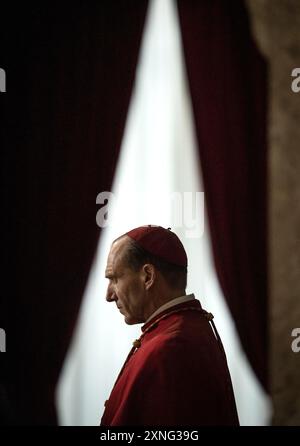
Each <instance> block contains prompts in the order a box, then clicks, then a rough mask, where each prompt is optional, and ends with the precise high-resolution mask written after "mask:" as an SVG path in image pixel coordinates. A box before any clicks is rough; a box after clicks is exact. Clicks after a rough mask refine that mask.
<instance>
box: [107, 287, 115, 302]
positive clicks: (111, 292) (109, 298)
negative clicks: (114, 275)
mask: <svg viewBox="0 0 300 446" xmlns="http://www.w3.org/2000/svg"><path fill="white" fill-rule="evenodd" d="M106 300H107V302H113V301H114V300H116V295H115V292H114V289H113V287H112V286H111V285H108V287H107V291H106Z"/></svg>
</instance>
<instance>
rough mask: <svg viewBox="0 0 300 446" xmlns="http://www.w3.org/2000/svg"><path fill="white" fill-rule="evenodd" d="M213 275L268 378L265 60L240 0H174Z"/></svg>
mask: <svg viewBox="0 0 300 446" xmlns="http://www.w3.org/2000/svg"><path fill="white" fill-rule="evenodd" d="M178 7H179V15H180V23H181V31H182V39H183V46H184V53H185V59H186V66H187V74H188V79H189V84H190V91H191V96H192V103H193V109H194V118H195V125H196V132H197V139H198V145H199V154H200V159H201V165H202V172H203V181H204V191H205V200H206V206H207V212H208V219H209V225H210V233H211V240H212V247H213V253H214V260H215V265H216V271H217V275H218V278H219V281H220V284H221V287H222V289H223V292H224V295H225V298H226V301H227V303H228V306H229V308H230V310H231V313H232V316H233V318H234V321H235V324H236V328H237V330H238V333H239V336H240V339H241V342H242V345H243V347H244V350H245V352H246V354H247V356H248V358H249V360H250V363H251V364H252V367H253V369H254V371H255V373H256V375H257V376H258V378H259V379H260V381H261V383H262V384H263V385H264V386H265V388H268V379H267V361H268V357H267V301H268V299H267V283H268V278H267V276H268V274H267V271H268V270H267V189H266V185H267V175H266V174H267V171H266V170H267V167H266V166H267V163H266V156H267V152H266V113H267V110H266V103H267V101H266V95H267V88H266V86H267V83H266V80H267V71H266V63H265V61H264V60H263V58H262V56H261V55H260V53H259V51H258V49H257V48H256V46H255V44H254V42H253V40H252V37H251V33H250V29H249V21H248V16H247V11H246V9H245V7H244V3H243V2H242V1H240V0H232V1H222V0H202V1H193V0H178Z"/></svg>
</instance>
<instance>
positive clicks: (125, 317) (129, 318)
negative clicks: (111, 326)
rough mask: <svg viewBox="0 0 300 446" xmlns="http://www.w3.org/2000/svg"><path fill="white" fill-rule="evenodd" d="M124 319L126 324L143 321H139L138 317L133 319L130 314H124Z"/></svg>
mask: <svg viewBox="0 0 300 446" xmlns="http://www.w3.org/2000/svg"><path fill="white" fill-rule="evenodd" d="M124 321H125V323H126V324H127V325H135V324H142V323H143V321H140V320H139V319H135V318H133V317H131V316H124Z"/></svg>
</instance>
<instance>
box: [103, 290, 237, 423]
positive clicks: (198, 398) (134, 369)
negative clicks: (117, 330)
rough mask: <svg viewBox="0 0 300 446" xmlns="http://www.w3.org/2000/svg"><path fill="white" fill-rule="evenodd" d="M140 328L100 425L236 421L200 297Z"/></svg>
mask: <svg viewBox="0 0 300 446" xmlns="http://www.w3.org/2000/svg"><path fill="white" fill-rule="evenodd" d="M162 317H163V318H162ZM161 318H162V319H161ZM154 322H156V323H155V324H154V325H152V324H153V323H154ZM142 331H143V335H142V339H141V345H140V347H139V348H137V349H136V350H135V352H134V353H131V355H129V358H128V359H127V361H126V363H125V365H124V367H123V369H122V371H121V373H120V375H119V377H118V379H117V381H116V383H115V386H114V388H113V390H112V392H111V395H110V398H109V400H108V401H107V402H106V405H105V411H104V414H103V417H102V420H101V425H102V426H202V425H232V426H233V425H238V424H239V421H238V416H237V411H236V405H235V400H234V395H233V390H232V385H231V379H230V375H229V370H228V367H227V361H226V357H225V353H224V350H223V347H222V345H221V341H219V340H218V339H217V338H216V336H215V334H214V331H213V329H212V327H211V325H210V323H209V321H208V318H207V317H206V315H205V312H204V311H203V310H202V309H201V305H200V302H199V301H198V300H196V299H194V300H192V301H189V302H185V303H182V304H179V305H176V306H173V307H171V308H169V309H167V310H165V311H164V312H162V313H160V314H158V315H157V316H156V317H154V318H153V319H152V320H150V321H149V322H148V323H147V324H145V325H144V326H143V327H142Z"/></svg>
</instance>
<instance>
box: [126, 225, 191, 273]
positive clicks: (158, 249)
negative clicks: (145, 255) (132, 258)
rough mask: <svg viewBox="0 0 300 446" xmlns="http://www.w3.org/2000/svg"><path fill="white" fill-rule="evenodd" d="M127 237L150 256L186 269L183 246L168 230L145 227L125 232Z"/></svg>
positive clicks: (157, 227)
mask: <svg viewBox="0 0 300 446" xmlns="http://www.w3.org/2000/svg"><path fill="white" fill-rule="evenodd" d="M124 235H128V237H130V238H132V239H133V240H135V242H136V243H137V244H138V245H139V246H141V247H142V248H143V249H145V250H146V251H148V252H149V253H150V254H152V255H154V256H156V257H159V258H161V259H162V260H165V261H166V262H169V263H173V264H175V265H179V266H183V267H187V264H188V261H187V255H186V252H185V249H184V247H183V244H182V243H181V241H180V240H179V238H178V237H177V235H176V234H175V233H174V232H172V231H171V229H170V228H168V229H165V228H163V227H162V226H155V225H147V226H139V227H138V228H135V229H132V230H131V231H129V232H126V234H124Z"/></svg>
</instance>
